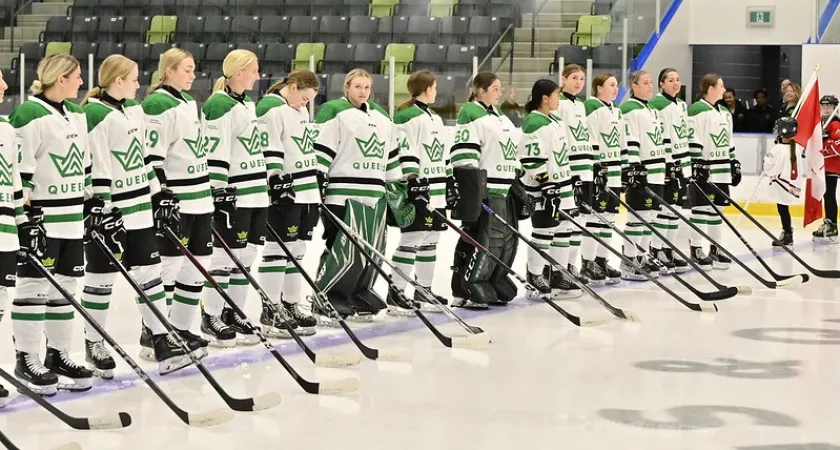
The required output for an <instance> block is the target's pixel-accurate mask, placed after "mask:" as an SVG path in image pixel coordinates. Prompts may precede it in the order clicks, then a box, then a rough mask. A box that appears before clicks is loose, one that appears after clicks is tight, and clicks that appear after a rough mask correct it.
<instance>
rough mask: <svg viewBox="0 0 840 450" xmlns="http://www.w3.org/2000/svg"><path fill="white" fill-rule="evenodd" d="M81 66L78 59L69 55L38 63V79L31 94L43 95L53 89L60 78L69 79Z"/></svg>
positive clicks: (49, 58)
mask: <svg viewBox="0 0 840 450" xmlns="http://www.w3.org/2000/svg"><path fill="white" fill-rule="evenodd" d="M77 67H81V66H80V65H79V61H78V60H76V58H74V57H72V56H70V55H68V54H57V55H50V56H47V57H46V58H44V59H42V60H41V62H40V63H38V71H37V73H38V79H37V80H35V81H33V82H32V86H30V87H29V92H31V93H32V95H39V94H43V93H44V91H46V90H47V89H49V88H51V87H52V86H53V85H54V84H55V83H56V81H58V78H59V77H68V76H70V74H71V73H73V71H74V70H76V68H77Z"/></svg>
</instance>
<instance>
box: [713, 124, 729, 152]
mask: <svg viewBox="0 0 840 450" xmlns="http://www.w3.org/2000/svg"><path fill="white" fill-rule="evenodd" d="M709 136H711V138H712V144H714V146H715V147H717V148H729V134H728V133H727V132H726V128H724V129H721V130H720V133H719V134H714V133H709Z"/></svg>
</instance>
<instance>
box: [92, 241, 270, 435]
mask: <svg viewBox="0 0 840 450" xmlns="http://www.w3.org/2000/svg"><path fill="white" fill-rule="evenodd" d="M91 235H92V238H93V241H94V242H95V243H96V245H97V246H98V247H99V249H100V250H101V251H102V253H104V254H105V256H106V257H107V258H108V260H109V261H110V262H111V264H113V265H114V267H116V268H117V270H118V271H119V272H120V274H121V275H122V276H123V278H124V279H125V280H126V282H128V284H129V285H130V286H131V288H132V289H134V291H135V292H136V293H137V296H138V298H139V299H140V301H142V302H143V304H145V305H146V306H147V307H148V308H149V311H151V312H152V314H154V316H155V318H156V319H158V320H159V321H160V323H161V324H163V326H164V328H166V331H167V332H168V333H170V334H171V336H172V337H173V339H174V340H175V342H177V343H178V345H179V346H180V347H181V348H182V349H184V350H185V351H186V355H187V356H188V357H189V358H190V360H191V361H192V363H193V364H195V366H196V368H197V369H198V371H199V372H201V374H202V375H204V378H206V379H207V382H208V383H210V386H212V387H213V389H214V390H215V391H216V392H217V393H218V394H219V396H220V397H222V400H224V401H225V403H226V404H227V405H228V407H230V409H232V410H234V411H259V410H263V409H268V408H273V407H274V406H276V405H277V404H279V403H280V401H281V400H282V399H281V397H280V394H278V393H276V392H275V393H272V394H265V395H263V396H260V397H257V398H245V399H239V398H234V397H231V396H230V395H229V394H228V393H227V391H225V389H224V388H223V387H222V386H221V385H220V384H219V382H218V381H217V380H216V378H215V377H213V375H211V374H210V371H209V370H208V369H207V367H206V366H205V365H204V363H202V362H201V360H200V359H199V358H198V357H197V356H195V355H194V354H193V352H192V351H190V348H189V346H188V345H187V343H186V342H184V340H183V339H182V338H181V335H179V334H178V333H176V332H175V328H173V327H172V325H171V324H170V323H169V321H168V320H167V319H166V317H165V316H164V315H163V313H162V312H160V309H158V307H157V306H156V305H155V304H154V302H152V300H151V299H150V298H149V296H148V295H146V291H144V290H143V287H142V286H140V285H139V284H138V283H137V281H136V280H135V279H134V277H132V276H131V274H129V273H128V269H126V268H125V265H123V263H122V261H120V260H119V259H117V257H116V256H115V255H114V254H113V253H111V250H110V249H109V248H108V244H106V243H105V239H104V237H103V236H102V234H101V233H99V232H97V231H93V232H92V233H91ZM88 322H90V321H89V320H88ZM97 331H99V330H97ZM103 336H104V335H103ZM106 340H107V338H106ZM108 343H109V344H111V347H114V350H115V351H116V352H117V353H118V354H119V355H120V356H122V358H123V359H125V361H126V362H127V363H128V365H130V366H132V368H134V366H136V363H135V362H134V361H133V360H132V359H131V358H130V357H129V356H128V355H126V354H125V352H124V351H123V350H122V349H120V348H118V346H115V345H114V344H112V343H111V342H110V341H109V342H108ZM138 369H139V367H138V368H137V369H135V372H137V370H138ZM141 372H142V370H141V371H140V372H137V374H138V375H140V378H142V379H143V380H144V381H146V383H147V384H149V387H150V388H152V390H153V391H154V392H155V394H157V396H158V397H160V399H161V400H163V402H164V403H166V406H168V407H169V409H171V410H172V411H173V412H174V413H175V414H176V415H177V416H178V417H179V418H180V419H181V420H182V421H183V422H184V423H186V424H187V425H196V426H202V427H206V426H212V425H218V424H220V423H223V422H227V421H228V420H230V419H232V418H233V415H232V414H231V413H230V411H228V410H224V409H220V410H216V411H209V412H206V413H201V414H193V413H188V412H186V411H184V410H182V409H181V408H179V407H178V406H177V405H175V403H174V402H173V401H172V400H171V399H170V398H169V396H167V395H166V394H164V393H163V391H161V390H160V388H159V387H158V386H157V385H156V384H155V383H153V382H152V381H151V380H150V379H149V377H148V375H146V374H145V373H141Z"/></svg>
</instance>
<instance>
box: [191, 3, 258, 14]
mask: <svg viewBox="0 0 840 450" xmlns="http://www.w3.org/2000/svg"><path fill="white" fill-rule="evenodd" d="M234 1H235V3H242V2H239V1H236V0H234ZM199 11H200V13H201V15H202V16H230V15H231V14H238V13H235V12H233V11H231V8H230V5H229V4H228V0H204V1H203V2H202V3H201V9H200V10H199ZM242 13H243V14H244V13H247V10H246V9H245V8H243V11H242Z"/></svg>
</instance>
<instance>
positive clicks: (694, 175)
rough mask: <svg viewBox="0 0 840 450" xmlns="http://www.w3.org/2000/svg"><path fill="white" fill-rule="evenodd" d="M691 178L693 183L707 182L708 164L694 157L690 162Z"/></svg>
mask: <svg viewBox="0 0 840 450" xmlns="http://www.w3.org/2000/svg"><path fill="white" fill-rule="evenodd" d="M691 179H692V180H693V181H694V182H695V183H707V182H708V181H709V165H708V164H706V161H703V160H702V159H695V160H694V161H692V162H691Z"/></svg>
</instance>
